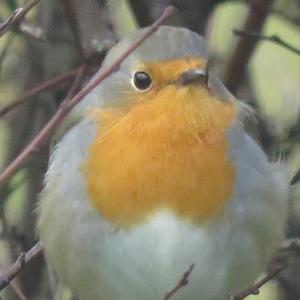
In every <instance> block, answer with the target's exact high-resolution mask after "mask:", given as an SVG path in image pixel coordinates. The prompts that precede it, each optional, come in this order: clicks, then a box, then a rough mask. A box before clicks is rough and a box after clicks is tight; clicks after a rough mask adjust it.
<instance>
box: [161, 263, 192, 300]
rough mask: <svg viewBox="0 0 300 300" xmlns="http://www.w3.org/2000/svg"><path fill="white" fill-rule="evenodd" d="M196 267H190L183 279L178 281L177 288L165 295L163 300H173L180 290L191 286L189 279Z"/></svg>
mask: <svg viewBox="0 0 300 300" xmlns="http://www.w3.org/2000/svg"><path fill="white" fill-rule="evenodd" d="M194 267H195V264H192V265H190V267H189V269H188V270H187V271H185V272H184V273H183V275H182V277H181V279H180V280H179V281H178V283H177V284H176V286H175V287H174V288H173V289H172V290H171V291H169V292H168V293H167V294H166V295H165V297H164V299H163V300H169V299H171V298H172V297H173V296H174V295H175V294H176V293H177V292H178V291H179V290H180V289H182V288H183V287H185V286H187V285H188V284H189V277H190V275H191V273H192V271H193V269H194Z"/></svg>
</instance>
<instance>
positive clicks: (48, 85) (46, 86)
mask: <svg viewBox="0 0 300 300" xmlns="http://www.w3.org/2000/svg"><path fill="white" fill-rule="evenodd" d="M81 70H82V67H79V68H77V69H74V70H72V71H69V72H68V73H65V74H62V75H59V76H55V77H53V78H51V79H49V80H47V81H46V82H44V83H42V84H40V85H38V86H36V87H34V88H32V89H31V90H29V91H27V92H25V93H24V94H23V95H22V96H20V97H18V98H17V99H15V100H14V101H12V103H10V104H8V105H7V106H5V107H3V108H1V109H0V118H1V117H3V116H4V115H6V114H7V113H8V112H10V111H11V110H13V109H14V108H16V107H17V106H19V105H20V104H22V103H24V102H26V100H30V98H31V97H33V96H34V95H36V94H38V93H41V92H44V91H47V90H50V89H52V88H53V87H55V86H58V85H60V84H63V83H65V82H66V81H69V80H71V79H72V78H74V77H75V76H76V75H77V74H78V73H79V72H80V71H81Z"/></svg>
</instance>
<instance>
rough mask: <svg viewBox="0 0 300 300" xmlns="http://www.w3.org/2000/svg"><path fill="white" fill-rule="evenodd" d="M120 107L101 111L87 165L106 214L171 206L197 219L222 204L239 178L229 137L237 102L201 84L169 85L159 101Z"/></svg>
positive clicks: (138, 216)
mask: <svg viewBox="0 0 300 300" xmlns="http://www.w3.org/2000/svg"><path fill="white" fill-rule="evenodd" d="M175 95H176V96H175ZM115 114H116V113H115V112H112V113H111V115H110V116H107V114H106V115H105V117H103V116H102V117H101V116H98V118H99V119H100V120H99V119H98V122H99V123H100V125H99V130H98V133H97V135H96V138H95V141H94V142H93V143H92V145H91V147H90V152H89V156H88V158H87V161H86V163H85V165H84V171H85V172H84V176H85V178H86V182H87V189H88V192H89V194H90V197H91V201H92V203H93V205H94V206H95V207H96V208H97V209H98V210H99V212H100V213H101V215H103V216H104V217H105V218H106V219H107V220H109V221H111V222H113V223H115V224H118V225H131V224H134V223H138V222H142V221H143V220H144V219H145V218H147V217H149V216H151V215H152V214H153V213H154V212H156V211H157V210H160V209H170V210H172V211H173V212H174V213H175V214H176V215H178V216H180V217H183V218H186V219H188V220H191V221H196V222H198V221H203V220H206V219H207V218H209V217H211V216H212V215H214V214H216V213H217V212H219V211H220V209H222V207H223V206H224V204H225V203H226V201H228V200H229V199H230V197H231V196H232V193H233V189H234V180H235V173H234V169H233V166H232V164H231V163H230V162H229V159H228V143H227V137H226V129H227V128H228V127H229V126H230V124H231V123H232V121H233V119H234V117H235V107H234V105H233V103H230V102H229V103H226V104H224V103H221V102H219V101H218V100H216V99H214V98H213V97H211V96H210V95H209V94H208V93H207V92H204V91H199V89H194V90H193V89H190V88H189V89H186V90H183V91H182V92H181V93H178V91H176V90H173V88H170V89H168V90H167V92H165V93H164V94H162V95H160V96H159V101H152V102H151V101H150V102H147V103H142V104H138V105H136V107H134V108H133V109H132V110H131V112H130V113H127V114H126V115H125V116H122V115H121V116H120V114H117V116H115Z"/></svg>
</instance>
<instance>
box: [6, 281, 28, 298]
mask: <svg viewBox="0 0 300 300" xmlns="http://www.w3.org/2000/svg"><path fill="white" fill-rule="evenodd" d="M10 286H11V288H12V289H13V291H14V292H15V294H16V295H17V296H18V298H19V299H20V300H28V299H27V298H26V296H25V295H24V294H23V292H22V291H21V289H20V288H19V287H18V285H17V284H16V283H15V282H13V281H11V283H10Z"/></svg>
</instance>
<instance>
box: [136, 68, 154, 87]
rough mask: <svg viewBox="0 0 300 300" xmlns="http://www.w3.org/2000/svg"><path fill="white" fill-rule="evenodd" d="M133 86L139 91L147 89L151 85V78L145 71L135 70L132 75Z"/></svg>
mask: <svg viewBox="0 0 300 300" xmlns="http://www.w3.org/2000/svg"><path fill="white" fill-rule="evenodd" d="M133 83H134V86H135V87H136V88H137V89H138V90H140V91H146V90H148V89H149V88H150V87H151V85H152V79H151V77H150V75H149V74H147V73H146V72H141V71H139V72H136V73H135V74H134V77H133Z"/></svg>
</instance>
